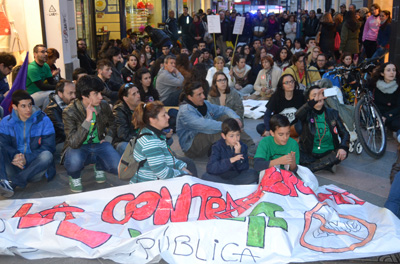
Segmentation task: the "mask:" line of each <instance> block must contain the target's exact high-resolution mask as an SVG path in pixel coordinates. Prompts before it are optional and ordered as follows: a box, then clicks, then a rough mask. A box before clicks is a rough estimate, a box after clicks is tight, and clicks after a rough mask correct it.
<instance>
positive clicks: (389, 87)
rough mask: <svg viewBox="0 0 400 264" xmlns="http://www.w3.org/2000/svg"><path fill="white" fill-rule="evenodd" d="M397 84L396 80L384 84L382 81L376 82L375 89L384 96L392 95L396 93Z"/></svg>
mask: <svg viewBox="0 0 400 264" xmlns="http://www.w3.org/2000/svg"><path fill="white" fill-rule="evenodd" d="M397 87H398V84H397V82H396V80H393V81H391V82H390V83H386V82H385V81H384V80H378V81H377V82H376V88H378V89H379V91H381V92H382V93H384V94H392V93H394V92H396V90H397Z"/></svg>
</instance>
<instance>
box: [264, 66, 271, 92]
mask: <svg viewBox="0 0 400 264" xmlns="http://www.w3.org/2000/svg"><path fill="white" fill-rule="evenodd" d="M265 81H266V82H267V88H268V89H271V88H272V67H271V69H269V70H267V71H265Z"/></svg>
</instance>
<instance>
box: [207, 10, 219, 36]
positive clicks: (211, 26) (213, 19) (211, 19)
mask: <svg viewBox="0 0 400 264" xmlns="http://www.w3.org/2000/svg"><path fill="white" fill-rule="evenodd" d="M207 25H208V33H210V34H211V33H221V21H220V18H219V16H218V15H210V16H207Z"/></svg>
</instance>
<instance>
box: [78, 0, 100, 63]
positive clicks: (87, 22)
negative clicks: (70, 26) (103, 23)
mask: <svg viewBox="0 0 400 264" xmlns="http://www.w3.org/2000/svg"><path fill="white" fill-rule="evenodd" d="M75 9H76V32H77V39H80V38H82V39H84V40H85V41H86V46H87V49H88V52H89V55H91V56H92V57H93V58H94V57H95V53H96V51H95V49H93V47H94V46H95V45H94V44H93V38H91V28H92V21H91V16H90V13H89V0H75Z"/></svg>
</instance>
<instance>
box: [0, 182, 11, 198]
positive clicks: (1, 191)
mask: <svg viewBox="0 0 400 264" xmlns="http://www.w3.org/2000/svg"><path fill="white" fill-rule="evenodd" d="M0 195H1V196H4V197H6V198H10V197H11V196H13V195H14V189H13V188H12V187H11V185H10V183H9V182H8V180H0Z"/></svg>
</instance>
